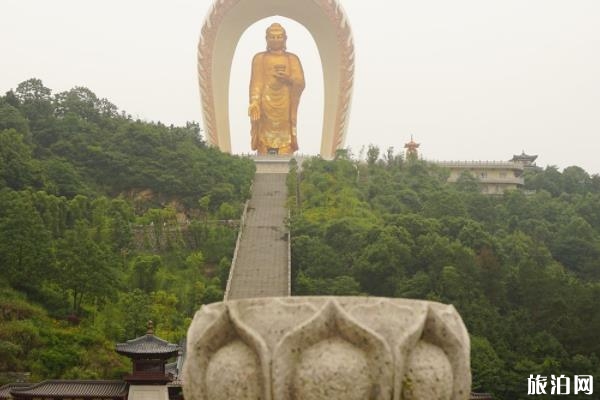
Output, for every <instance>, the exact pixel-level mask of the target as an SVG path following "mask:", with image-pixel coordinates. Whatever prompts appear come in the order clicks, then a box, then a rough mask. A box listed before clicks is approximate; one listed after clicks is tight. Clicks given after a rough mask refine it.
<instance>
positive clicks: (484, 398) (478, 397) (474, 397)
mask: <svg viewBox="0 0 600 400" xmlns="http://www.w3.org/2000/svg"><path fill="white" fill-rule="evenodd" d="M470 400H494V398H493V397H492V395H491V394H489V393H471V398H470Z"/></svg>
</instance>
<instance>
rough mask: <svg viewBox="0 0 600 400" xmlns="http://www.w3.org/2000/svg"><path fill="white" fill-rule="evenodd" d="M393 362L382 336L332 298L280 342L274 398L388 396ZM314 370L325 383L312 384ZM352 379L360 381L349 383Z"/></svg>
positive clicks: (274, 371) (318, 399)
mask: <svg viewBox="0 0 600 400" xmlns="http://www.w3.org/2000/svg"><path fill="white" fill-rule="evenodd" d="M392 365H393V360H392V355H391V350H390V348H389V346H388V345H387V344H386V343H385V341H384V339H383V338H382V337H381V336H380V335H378V334H377V333H375V332H374V331H372V330H370V329H368V328H365V327H363V326H361V325H360V324H359V323H358V322H357V321H356V320H355V319H353V318H352V317H351V316H350V315H348V314H347V313H346V312H345V311H344V310H342V308H341V307H340V306H339V304H338V303H337V301H336V300H335V299H330V300H328V301H327V303H326V304H325V306H324V307H323V308H322V309H321V310H320V311H319V312H318V314H316V315H315V316H314V317H313V318H311V319H310V320H308V321H306V322H305V323H304V324H302V325H300V326H297V327H296V328H295V329H294V330H292V331H290V332H289V333H288V334H286V335H285V336H284V338H283V339H282V340H281V342H280V343H279V345H278V346H277V347H276V349H275V352H274V356H273V369H272V374H273V399H274V400H300V399H302V400H350V399H355V398H356V399H363V398H364V399H369V400H384V399H385V400H388V399H390V398H391V395H392V388H393V377H392ZM311 376H313V377H314V379H320V381H319V382H321V384H320V385H313V384H311V380H310V379H309V378H310V377H311ZM323 376H326V377H327V380H323ZM348 381H354V382H356V383H357V385H354V386H353V385H350V386H348V385H346V383H347V382H348ZM363 391H364V392H363Z"/></svg>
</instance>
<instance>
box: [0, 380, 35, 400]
mask: <svg viewBox="0 0 600 400" xmlns="http://www.w3.org/2000/svg"><path fill="white" fill-rule="evenodd" d="M31 385H32V384H31V383H9V384H7V385H4V386H0V399H10V397H11V396H10V390H11V389H14V388H26V387H28V386H31Z"/></svg>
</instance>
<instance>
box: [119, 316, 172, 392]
mask: <svg viewBox="0 0 600 400" xmlns="http://www.w3.org/2000/svg"><path fill="white" fill-rule="evenodd" d="M116 350H117V353H119V354H122V355H124V356H127V357H129V358H130V359H131V361H132V363H133V372H132V373H131V375H128V376H125V377H124V380H125V381H126V382H127V383H128V384H129V395H128V397H127V398H128V400H145V399H151V400H168V398H169V394H168V390H167V383H169V382H170V381H171V377H169V376H168V375H167V374H166V371H165V364H166V363H167V360H168V359H169V358H172V357H175V356H177V354H178V352H179V350H180V347H179V345H177V344H174V343H169V342H167V341H166V340H163V339H161V338H159V337H157V336H154V325H153V323H152V321H148V330H147V332H146V334H145V335H143V336H140V337H138V338H135V339H132V340H128V341H127V342H125V343H117V345H116Z"/></svg>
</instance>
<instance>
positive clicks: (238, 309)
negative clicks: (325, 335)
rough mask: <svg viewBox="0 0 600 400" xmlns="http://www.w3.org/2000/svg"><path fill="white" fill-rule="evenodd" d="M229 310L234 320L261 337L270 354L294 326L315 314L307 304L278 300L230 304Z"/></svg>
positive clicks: (244, 301) (253, 300)
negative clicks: (237, 320)
mask: <svg viewBox="0 0 600 400" xmlns="http://www.w3.org/2000/svg"><path fill="white" fill-rule="evenodd" d="M230 309H231V313H232V315H233V314H234V313H235V315H236V318H238V319H239V320H240V321H243V323H245V324H246V325H247V326H249V327H250V328H251V329H252V330H254V331H256V332H258V333H259V334H260V335H261V337H262V338H263V339H264V340H265V342H266V344H267V347H268V348H269V350H270V351H271V352H272V351H273V350H275V346H276V345H277V343H279V341H280V340H281V339H282V338H283V336H284V335H285V334H286V333H288V332H289V331H290V330H291V329H293V328H294V326H298V325H301V324H302V323H304V322H305V321H307V320H308V319H309V318H310V317H312V316H314V315H315V314H316V312H317V308H316V307H314V306H313V305H311V304H310V303H308V302H304V303H299V302H295V303H293V304H292V303H286V302H284V301H281V300H280V299H273V301H270V302H265V301H263V300H262V299H258V300H256V299H251V300H242V301H237V302H235V303H233V304H230Z"/></svg>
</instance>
